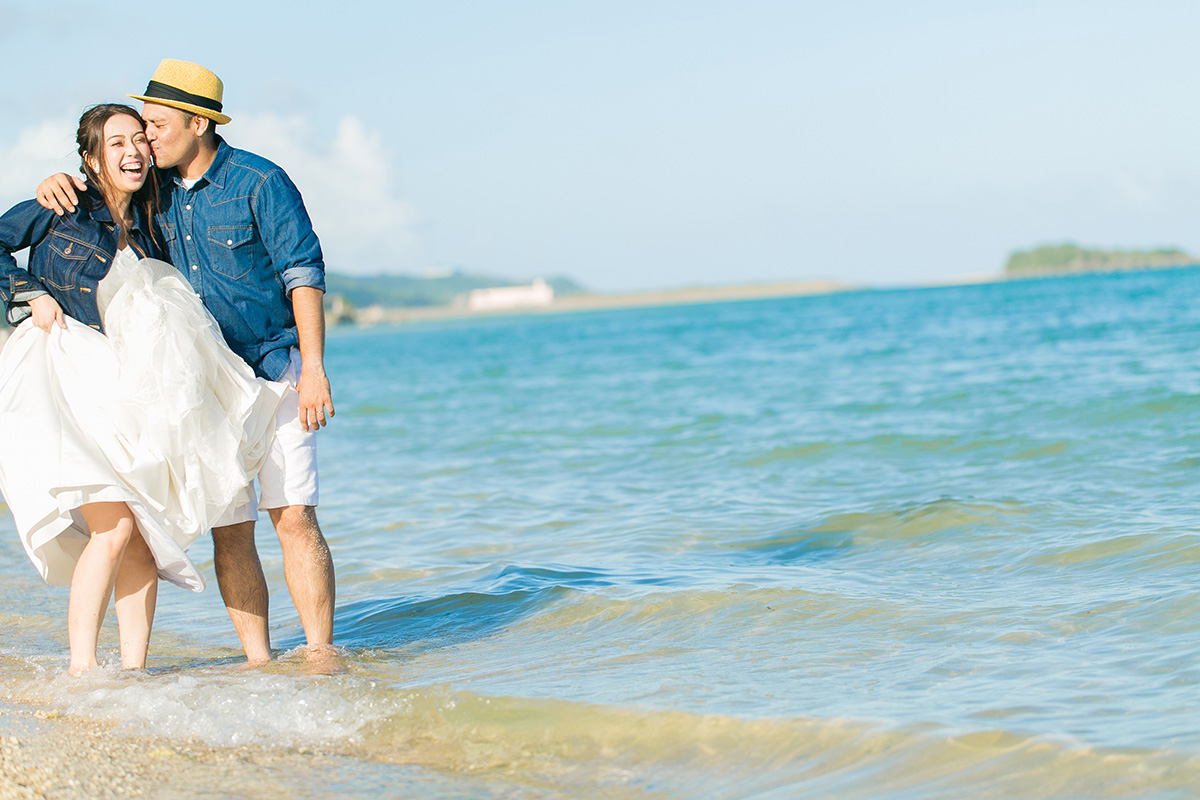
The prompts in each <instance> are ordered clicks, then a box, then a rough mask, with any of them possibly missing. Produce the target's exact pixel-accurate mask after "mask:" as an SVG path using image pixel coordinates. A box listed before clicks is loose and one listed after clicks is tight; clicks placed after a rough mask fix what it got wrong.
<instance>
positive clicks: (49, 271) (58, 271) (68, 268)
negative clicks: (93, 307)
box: [38, 231, 108, 289]
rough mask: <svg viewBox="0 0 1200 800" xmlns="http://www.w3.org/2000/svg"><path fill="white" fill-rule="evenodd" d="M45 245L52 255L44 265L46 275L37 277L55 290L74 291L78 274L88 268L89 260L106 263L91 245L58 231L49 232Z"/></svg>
mask: <svg viewBox="0 0 1200 800" xmlns="http://www.w3.org/2000/svg"><path fill="white" fill-rule="evenodd" d="M46 244H47V245H48V246H49V248H50V251H51V253H52V255H51V256H50V258H49V259H48V263H47V265H46V274H45V275H39V276H38V277H39V278H41V280H42V282H43V283H45V284H48V285H50V286H53V287H54V288H55V289H74V288H75V286H76V284H78V283H79V274H80V273H81V272H82V271H83V269H84V267H86V266H88V261H89V260H90V259H92V258H100V259H101V260H102V261H104V262H105V263H107V261H108V259H105V258H104V257H103V256H101V255H100V253H99V251H97V250H96V248H95V247H94V246H93V245H90V244H86V243H84V242H81V241H79V240H78V239H73V238H71V237H70V236H64V235H63V234H61V233H59V232H58V231H50V236H49V238H47V239H46Z"/></svg>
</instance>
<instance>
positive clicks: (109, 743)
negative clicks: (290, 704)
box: [0, 704, 339, 800]
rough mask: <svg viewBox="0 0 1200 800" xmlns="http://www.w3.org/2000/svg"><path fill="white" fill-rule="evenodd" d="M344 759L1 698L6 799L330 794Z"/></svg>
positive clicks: (2, 796) (0, 764)
mask: <svg viewBox="0 0 1200 800" xmlns="http://www.w3.org/2000/svg"><path fill="white" fill-rule="evenodd" d="M338 761H339V759H337V758H336V757H334V756H331V755H328V754H325V753H320V752H317V751H315V750H312V749H309V748H305V747H301V748H286V749H285V748H269V749H268V748H264V747H238V748H214V747H210V746H208V745H205V744H202V743H195V742H190V743H186V744H179V743H171V744H166V743H164V742H163V741H162V740H161V739H152V738H148V737H139V736H136V735H130V734H128V733H127V732H124V731H121V732H118V731H116V730H115V729H114V726H113V725H111V724H105V723H101V722H95V721H90V720H85V719H81V718H78V717H67V716H62V715H60V714H59V713H58V712H57V711H51V710H46V709H42V708H38V707H37V706H31V705H25V704H21V705H12V704H3V705H0V800H9V798H120V797H154V798H191V797H226V798H247V800H249V799H250V798H262V797H266V796H271V797H280V796H286V797H300V798H308V797H314V798H315V797H327V796H329V790H328V788H327V786H328V778H329V776H331V775H336V774H337V772H338V763H337V762H338ZM317 775H321V776H324V777H323V778H322V779H320V780H318V779H317Z"/></svg>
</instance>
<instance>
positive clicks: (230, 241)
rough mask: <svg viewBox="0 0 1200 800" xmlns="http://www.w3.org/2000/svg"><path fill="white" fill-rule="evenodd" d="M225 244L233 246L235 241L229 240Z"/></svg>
mask: <svg viewBox="0 0 1200 800" xmlns="http://www.w3.org/2000/svg"><path fill="white" fill-rule="evenodd" d="M225 244H233V239H227V240H226V241H225Z"/></svg>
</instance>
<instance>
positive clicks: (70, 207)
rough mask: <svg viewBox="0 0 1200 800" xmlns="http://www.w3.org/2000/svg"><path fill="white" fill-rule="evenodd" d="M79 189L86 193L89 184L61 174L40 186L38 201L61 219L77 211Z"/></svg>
mask: <svg viewBox="0 0 1200 800" xmlns="http://www.w3.org/2000/svg"><path fill="white" fill-rule="evenodd" d="M77 189H78V190H79V192H86V191H87V184H86V183H84V182H83V181H82V180H80V179H79V178H73V177H71V176H70V175H68V174H67V173H65V172H59V173H56V174H54V175H51V176H50V177H49V178H46V180H44V181H42V182H41V183H39V184H38V188H37V201H38V203H40V204H41V205H42V207H43V208H48V209H50V210H51V211H53V212H54V213H55V214H58V215H59V216H60V217H61V216H62V215H63V214H64V213H65V212H66V211H74V210H75V206H76V204H77V203H78V202H79V195H78V194H76V190H77ZM39 327H40V326H39Z"/></svg>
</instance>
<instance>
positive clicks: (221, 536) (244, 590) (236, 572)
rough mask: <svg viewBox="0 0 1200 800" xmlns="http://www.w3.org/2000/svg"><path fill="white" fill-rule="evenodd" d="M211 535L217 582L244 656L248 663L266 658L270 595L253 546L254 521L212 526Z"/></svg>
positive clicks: (269, 635) (269, 649)
mask: <svg viewBox="0 0 1200 800" xmlns="http://www.w3.org/2000/svg"><path fill="white" fill-rule="evenodd" d="M212 536H213V566H214V567H215V568H216V571H217V585H218V586H219V587H220V588H221V599H222V600H224V601H225V609H226V610H227V611H228V612H229V618H230V619H231V620H233V628H234V630H235V631H237V635H238V639H240V640H241V642H242V649H243V650H245V651H246V660H247V661H249V662H250V663H252V664H255V663H262V662H264V661H270V660H271V632H270V628H269V627H268V624H267V612H268V609H269V607H270V595H269V594H268V592H267V578H266V576H265V575H263V569H262V562H261V561H259V560H258V549H257V548H255V546H254V522H253V520H252V521H249V522H239V523H237V524H236V525H226V526H223V527H220V528H213V531H212Z"/></svg>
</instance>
